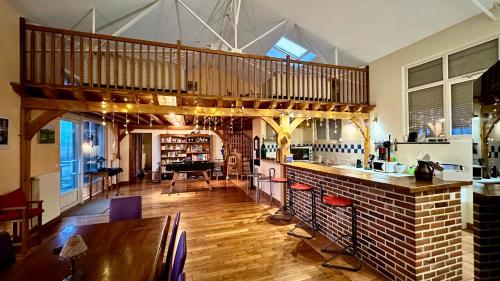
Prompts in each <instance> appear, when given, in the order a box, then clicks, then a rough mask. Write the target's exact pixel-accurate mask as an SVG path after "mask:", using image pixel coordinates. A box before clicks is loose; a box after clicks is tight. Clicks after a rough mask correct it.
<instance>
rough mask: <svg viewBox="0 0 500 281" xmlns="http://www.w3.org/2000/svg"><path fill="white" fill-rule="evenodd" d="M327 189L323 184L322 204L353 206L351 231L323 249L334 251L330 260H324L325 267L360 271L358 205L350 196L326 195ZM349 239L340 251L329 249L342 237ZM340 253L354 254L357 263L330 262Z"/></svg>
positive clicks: (335, 206)
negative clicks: (339, 263) (337, 263)
mask: <svg viewBox="0 0 500 281" xmlns="http://www.w3.org/2000/svg"><path fill="white" fill-rule="evenodd" d="M325 193H326V192H325V191H324V190H323V186H321V187H320V198H321V204H323V205H326V206H330V207H333V208H334V209H335V208H351V224H352V226H351V233H347V234H343V235H340V236H339V237H337V238H336V239H335V240H333V242H332V243H330V244H329V245H328V246H326V247H324V248H322V249H321V251H322V252H333V253H334V255H333V256H332V257H330V258H329V259H328V260H326V261H325V262H323V266H324V267H333V268H340V269H346V270H350V271H358V270H360V269H361V259H360V258H359V256H358V238H357V226H356V224H357V214H356V207H355V206H354V201H352V200H351V199H349V198H345V197H338V196H332V195H325ZM344 238H345V239H348V238H350V239H351V241H350V242H346V246H345V247H344V248H342V250H340V251H335V250H332V249H329V248H330V247H331V246H332V245H333V244H336V243H337V242H338V241H340V240H342V239H344ZM339 255H346V256H353V257H354V258H355V259H356V261H357V264H356V265H355V266H353V267H349V266H341V265H334V264H332V263H330V261H332V260H333V259H335V258H336V257H338V256H339Z"/></svg>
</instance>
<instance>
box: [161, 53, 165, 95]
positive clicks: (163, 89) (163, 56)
mask: <svg viewBox="0 0 500 281" xmlns="http://www.w3.org/2000/svg"><path fill="white" fill-rule="evenodd" d="M165 56H166V52H165V47H162V48H161V91H162V92H163V93H164V94H165V75H166V73H165V70H166V66H165Z"/></svg>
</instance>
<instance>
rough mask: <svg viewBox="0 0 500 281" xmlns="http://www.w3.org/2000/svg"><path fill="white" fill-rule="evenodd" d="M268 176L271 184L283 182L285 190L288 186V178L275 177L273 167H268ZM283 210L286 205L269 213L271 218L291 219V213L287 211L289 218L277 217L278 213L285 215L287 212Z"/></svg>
mask: <svg viewBox="0 0 500 281" xmlns="http://www.w3.org/2000/svg"><path fill="white" fill-rule="evenodd" d="M269 176H270V177H271V184H272V183H279V184H285V190H286V189H287V188H288V185H289V180H288V179H287V178H282V177H276V170H275V169H274V168H269ZM285 210H286V205H285V206H284V207H283V208H280V209H279V210H278V211H276V212H275V213H274V214H273V215H271V218H272V219H277V220H287V221H290V220H292V215H291V214H290V213H288V215H290V217H289V218H282V217H279V215H285V214H286V213H287V212H286V211H285Z"/></svg>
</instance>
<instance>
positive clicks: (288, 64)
mask: <svg viewBox="0 0 500 281" xmlns="http://www.w3.org/2000/svg"><path fill="white" fill-rule="evenodd" d="M290 64H291V62H290V56H288V55H287V56H286V73H285V75H286V76H285V83H286V88H285V91H286V98H287V99H292V96H291V95H290V93H293V88H292V90H290V78H292V87H293V82H295V78H294V77H290V76H292V75H293V74H292V73H291V72H290V67H291V65H290Z"/></svg>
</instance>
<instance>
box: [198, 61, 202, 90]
mask: <svg viewBox="0 0 500 281" xmlns="http://www.w3.org/2000/svg"><path fill="white" fill-rule="evenodd" d="M202 65H203V62H202V58H201V52H198V70H199V71H198V72H199V73H198V95H200V96H202V95H203V90H202V89H203V85H202V83H201V78H202V77H201V70H202V69H203V68H202Z"/></svg>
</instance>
